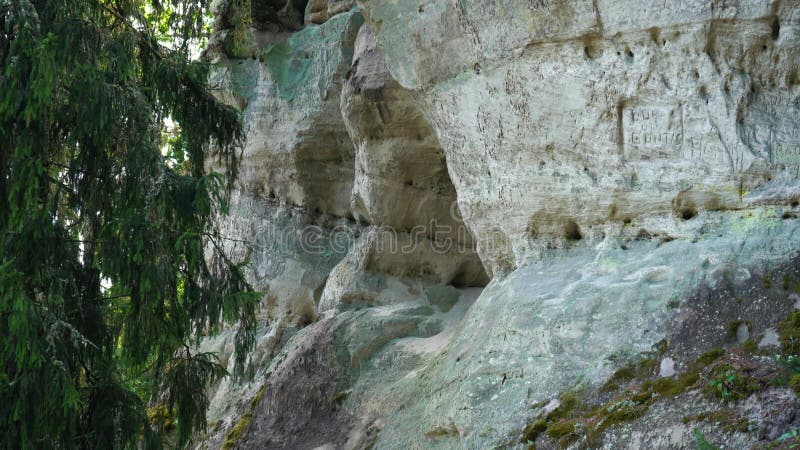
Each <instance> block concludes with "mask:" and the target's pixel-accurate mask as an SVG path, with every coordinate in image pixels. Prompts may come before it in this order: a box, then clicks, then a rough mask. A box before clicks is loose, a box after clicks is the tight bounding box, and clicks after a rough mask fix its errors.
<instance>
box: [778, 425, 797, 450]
mask: <svg viewBox="0 0 800 450" xmlns="http://www.w3.org/2000/svg"><path fill="white" fill-rule="evenodd" d="M778 440H779V441H781V442H787V443H788V444H789V448H800V431H798V430H797V428H792V430H791V431H789V432H788V433H783V434H782V435H781V437H779V438H778Z"/></svg>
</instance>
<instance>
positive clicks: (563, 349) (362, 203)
mask: <svg viewBox="0 0 800 450" xmlns="http://www.w3.org/2000/svg"><path fill="white" fill-rule="evenodd" d="M267 3H270V2H267ZM273 3H274V2H273ZM301 3H303V2H283V1H281V2H278V4H279V5H278V6H280V5H283V6H282V8H283V10H284V13H283V15H275V17H274V18H273V17H272V16H271V15H270V14H272V13H271V12H269V11H266V10H264V11H266V12H264V17H267V16H269V18H268V19H265V20H267V22H269V23H273V22H275V21H277V22H278V25H276V26H271V25H270V26H266V25H264V24H263V23H257V24H256V25H257V26H255V27H254V28H253V30H250V31H251V32H252V33H253V35H252V36H253V39H252V41H250V43H249V47H248V49H249V52H250V54H249V55H248V56H249V59H232V58H229V57H228V56H226V55H225V54H224V53H219V52H217V53H213V52H212V53H211V54H210V56H211V59H212V61H213V62H214V64H215V66H216V71H215V73H214V76H213V77H212V83H215V84H217V85H218V86H219V87H220V88H221V89H220V91H219V94H220V96H221V97H222V98H225V99H226V100H227V101H229V102H231V103H232V104H235V105H237V106H238V107H239V108H241V110H242V112H243V114H244V118H245V123H246V125H247V133H248V134H247V142H246V145H245V148H244V154H243V166H242V171H241V177H240V180H239V190H238V193H237V196H236V203H235V207H234V210H233V213H232V215H231V216H230V217H227V218H223V219H222V220H223V229H224V230H226V231H227V232H228V233H229V238H230V248H231V249H232V250H233V251H234V252H235V254H236V255H237V256H238V257H239V258H240V259H242V260H244V259H245V258H246V257H249V260H250V265H249V272H248V275H249V277H250V278H251V280H252V281H253V283H254V286H255V287H256V288H257V289H258V290H260V291H262V292H263V293H264V301H263V302H262V303H263V305H262V306H263V309H262V311H263V314H262V320H263V323H262V326H261V328H260V331H259V344H258V348H257V350H256V352H255V353H254V355H253V356H251V362H250V368H251V374H252V380H251V381H250V382H238V383H237V382H233V381H231V380H226V381H224V382H223V383H222V384H220V385H219V386H215V387H213V388H212V392H213V394H214V397H213V401H212V409H211V412H210V415H211V417H210V418H209V419H210V420H212V421H214V422H215V426H214V427H212V429H211V430H210V432H209V434H208V435H207V436H202V437H198V440H197V442H198V446H199V447H206V448H219V447H224V448H262V447H263V448H287V449H289V448H291V449H304V448H308V449H315V448H326V449H329V448H381V449H383V448H387V449H393V448H426V449H427V448H443V449H444V448H447V449H450V448H494V447H504V448H525V446H526V445H527V443H526V442H524V441H525V438H524V436H523V435H522V434H523V433H522V432H523V430H524V429H525V425H526V424H528V423H531V421H532V420H534V419H536V418H537V417H541V414H542V411H543V410H544V409H543V408H545V409H546V406H544V405H549V404H552V402H551V401H552V400H553V399H554V398H555V397H556V396H557V394H558V393H559V392H561V391H564V390H576V389H577V390H578V391H579V392H584V393H587V395H589V396H592V395H600V394H597V392H598V389H597V388H598V386H600V385H601V384H603V383H604V382H605V381H606V380H607V379H608V378H609V377H610V376H611V374H612V373H613V372H614V371H615V370H616V369H618V368H619V367H620V365H621V364H623V363H624V362H626V361H631V360H637V358H639V355H641V354H643V353H646V352H649V351H650V350H651V349H652V348H653V346H654V345H656V344H659V343H663V342H669V345H668V348H666V349H664V350H663V352H666V353H664V355H663V356H664V357H665V358H668V360H669V362H671V366H670V367H671V368H672V369H673V370H675V371H677V372H678V373H686V371H688V370H690V367H691V359H692V358H695V357H696V356H697V355H698V354H700V353H702V352H703V351H705V350H707V349H708V348H709V347H710V346H712V345H724V346H728V347H735V346H736V345H739V344H741V343H737V342H734V341H735V340H734V341H732V340H731V339H732V338H731V337H730V336H729V335H728V331H727V328H729V322H736V321H738V322H736V323H740V324H741V323H744V322H747V323H749V324H750V325H749V326H748V327H747V329H746V330H745V331H747V332H748V333H753V335H767V334H769V333H773V334H774V333H775V331H774V329H775V328H774V327H775V326H776V325H775V324H776V322H777V321H778V320H780V319H781V318H782V317H785V316H786V314H788V313H789V312H791V311H792V310H793V309H794V308H796V307H797V306H795V303H796V298H795V297H793V296H792V295H794V294H791V292H790V291H791V286H793V284H792V283H794V282H797V283H800V273H798V270H797V267H796V264H797V261H798V249H799V248H800V232H798V231H800V223H799V222H798V221H797V220H796V219H797V217H798V215H800V207H798V201H800V182H798V176H800V170H798V168H800V159H798V155H797V154H798V148H800V132H799V131H798V130H800V115H798V114H800V113H798V111H800V107H799V106H798V105H799V104H800V103H799V102H800V100H798V99H800V87H799V86H800V71H799V69H798V62H800V61H799V60H798V58H799V57H800V53H799V52H800V50H798V45H797V44H798V40H799V39H800V4H798V3H797V2H795V1H793V0H792V1H788V0H783V1H779V0H713V1H709V0H680V1H669V2H664V1H663V0H644V1H639V0H637V1H634V0H481V1H478V0H475V1H471V0H414V1H411V0H362V1H358V2H354V1H348V0H342V1H333V0H329V1H319V0H311V1H309V2H307V4H306V3H303V4H302V5H301ZM271 4H272V3H270V5H271ZM268 6H269V5H268ZM272 6H275V5H272ZM303 8H304V10H305V17H304V24H305V25H304V26H303V27H302V29H300V28H301V27H300V25H291V23H289V22H287V21H286V20H288V19H285V18H284V17H288V16H286V14H288V13H292V14H293V15H294V17H297V14H296V13H297V12H298V11H300V10H301V9H303ZM273 9H274V8H273ZM270 11H271V10H270ZM268 12H269V14H267V13H268ZM276 14H277V13H276ZM292 23H296V22H292ZM224 33H225V32H224V31H220V36H222V35H224ZM267 229H270V230H278V231H279V233H278V234H268V233H266V232H265V230H267ZM281 233H283V234H281ZM278 235H281V236H284V238H282V239H280V240H278V239H277V238H276V237H275V236H278ZM273 242H281V244H280V245H277V244H276V245H272V244H270V245H263V244H264V243H273ZM774 277H779V278H780V279H781V280H782V282H781V283H780V285H778V284H777V283H774V282H773V281H770V280H773V279H777V278H774ZM490 279H491V282H490V283H489V285H488V286H487V287H486V289H485V290H483V291H481V287H482V286H484V285H486V283H487V282H488V281H489V280H490ZM798 285H800V284H798ZM787 286H788V287H787ZM473 287H477V288H473ZM741 299H743V300H741ZM740 328H741V327H740ZM770 330H772V331H770ZM737 332H738V329H737ZM228 338H229V335H225V334H223V335H222V336H220V337H217V338H214V339H209V340H207V341H205V342H204V344H203V345H204V346H205V347H206V348H208V349H211V350H216V351H220V352H221V353H222V354H223V355H224V356H228V355H229V352H230V345H229V343H228V342H227V339H228ZM226 352H227V353H226ZM665 361H666V359H665ZM257 392H261V394H258V395H257V394H256V393H257ZM759 395H762V394H759ZM770 396H772V397H770ZM777 397H780V398H782V399H783V400H781V401H783V402H784V403H781V404H783V405H796V404H797V399H796V397H795V396H794V394H791V393H786V392H783V391H781V392H777V391H770V392H766V393H764V394H763V395H762V396H761V397H758V398H756V397H755V396H753V397H751V398H750V399H748V401H749V402H750V404H749V405H750V406H746V407H745V406H742V405H738V406H737V405H734V406H732V408H740V410H741V411H744V412H743V414H744V413H746V412H747V411H751V412H752V411H755V410H763V411H766V410H769V408H774V406H775V402H773V403H769V402H768V401H766V400H763V401H762V400H760V399H762V398H777ZM251 399H253V400H252V401H251ZM753 405H756V406H753ZM661 407H662V408H666V412H665V411H661V412H659V410H658V409H657V408H654V410H653V411H651V412H650V413H648V414H650V415H649V416H648V417H647V418H646V419H642V421H641V422H638V423H634V424H633V425H632V428H626V426H620V427H614V428H610V429H609V431H608V432H604V433H601V434H603V436H602V437H603V438H604V439H606V442H607V443H606V448H616V447H619V446H620V445H627V444H629V443H630V442H632V439H633V438H632V437H631V436H632V434H631V433H633V434H635V436H636V439H637V441H636V442H639V443H640V445H641V446H643V447H646V448H664V447H669V446H674V447H681V446H687V445H690V443H691V442H692V439H693V438H692V429H691V428H690V427H689V426H688V425H686V424H684V423H682V422H681V420H680V417H677V418H676V417H673V416H675V414H672V416H670V414H669V412H670V411H669V408H668V407H665V406H663V405H662V406H661ZM713 407H714V406H713V404H707V403H704V402H702V401H694V400H684V404H683V406H681V408H685V409H686V411H691V414H700V413H708V412H709V411H710V409H709V408H713ZM748 408H749V409H748ZM759 408H761V409H759ZM790 409H791V408H790ZM688 413H689V412H687V414H688ZM676 414H677V413H676ZM747 414H751V413H747ZM748 417H751V419H752V423H753V430H751V431H746V432H741V431H730V430H727V431H726V430H721V429H717V428H708V429H706V431H707V432H709V433H711V435H712V436H713V437H715V438H717V439H723V440H727V441H729V442H735V443H736V444H735V445H737V446H741V447H745V446H749V445H752V444H754V443H755V442H756V441H758V440H759V439H765V438H764V436H766V435H770V436H772V435H773V434H774V432H775V430H779V429H788V428H787V427H788V426H789V424H790V423H791V421H792V420H794V419H792V418H791V417H788V416H787V417H788V418H787V417H783V416H781V417H782V418H781V419H780V420H778V419H776V421H777V422H774V423H772V422H771V424H770V425H767V422H766V421H765V420H763V419H759V418H758V417H757V416H756V415H755V413H752V414H751V416H748ZM670 421H671V422H670ZM661 422H663V423H664V424H670V427H671V428H670V430H671V431H670V433H671V434H670V437H669V438H668V439H667V438H664V436H661V435H659V434H658V430H657V429H655V427H653V426H652V425H647V424H652V423H661ZM768 426H769V427H771V428H769V430H771V431H769V432H767V431H764V430H767V427H768ZM781 427H783V428H781ZM755 430H760V431H755ZM548 439H549V438H547V437H545V438H544V439H539V440H538V441H537V445H539V444H542V445H544V447H545V448H549V447H548V446H550V447H557V446H559V445H561V444H563V442H561V443H559V442H556V441H554V440H552V439H550V440H548ZM574 445H576V446H580V445H589V443H588V441H577V443H575V444H574ZM670 448H671V447H670Z"/></svg>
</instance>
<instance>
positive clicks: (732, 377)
mask: <svg viewBox="0 0 800 450" xmlns="http://www.w3.org/2000/svg"><path fill="white" fill-rule="evenodd" d="M743 384H744V383H743V382H742V380H741V378H739V376H738V375H736V374H735V373H734V372H730V371H729V372H726V373H725V374H723V375H721V376H719V377H717V378H714V379H712V380H711V381H710V382H709V383H708V386H709V387H710V388H711V390H712V391H713V392H714V394H715V395H716V396H717V397H719V398H721V399H723V400H726V401H727V400H730V399H732V398H733V397H735V396H736V393H738V391H739V389H738V388H739V387H740V386H742V385H743Z"/></svg>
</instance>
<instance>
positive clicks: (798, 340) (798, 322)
mask: <svg viewBox="0 0 800 450" xmlns="http://www.w3.org/2000/svg"><path fill="white" fill-rule="evenodd" d="M778 333H779V336H780V340H781V349H782V350H783V353H784V354H786V355H796V354H799V353H800V311H796V310H795V311H792V312H791V313H790V314H789V315H788V316H787V317H786V318H785V319H784V320H782V321H781V322H780V323H778Z"/></svg>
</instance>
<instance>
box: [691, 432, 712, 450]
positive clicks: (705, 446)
mask: <svg viewBox="0 0 800 450" xmlns="http://www.w3.org/2000/svg"><path fill="white" fill-rule="evenodd" d="M692 435H693V436H694V442H695V445H696V446H697V450H718V447H717V446H716V445H714V444H712V443H710V442H708V440H707V439H706V437H705V436H703V433H702V432H700V430H699V429H697V428H695V429H694V430H692Z"/></svg>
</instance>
